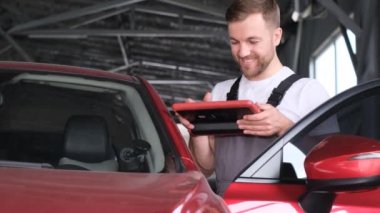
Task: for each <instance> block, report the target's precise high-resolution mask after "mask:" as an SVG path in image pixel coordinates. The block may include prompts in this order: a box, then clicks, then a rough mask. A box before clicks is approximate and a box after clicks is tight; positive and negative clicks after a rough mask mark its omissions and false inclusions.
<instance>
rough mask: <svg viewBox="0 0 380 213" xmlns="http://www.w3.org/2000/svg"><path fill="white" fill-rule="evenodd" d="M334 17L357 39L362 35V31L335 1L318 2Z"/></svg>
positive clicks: (319, 0)
mask: <svg viewBox="0 0 380 213" xmlns="http://www.w3.org/2000/svg"><path fill="white" fill-rule="evenodd" d="M317 2H319V3H320V4H321V5H322V6H323V7H325V8H326V9H327V10H328V11H329V12H330V13H331V14H332V15H334V16H335V17H336V18H337V19H338V20H339V22H340V23H342V24H343V25H344V26H345V27H346V28H348V29H350V30H351V31H352V32H353V33H354V34H355V35H356V36H357V37H359V36H360V34H361V33H362V29H361V28H360V27H359V26H358V25H357V24H356V23H355V22H354V20H352V19H351V18H350V17H349V16H348V15H347V14H346V13H345V12H344V11H343V10H342V9H341V8H340V7H339V5H338V4H337V3H336V2H334V1H333V0H317Z"/></svg>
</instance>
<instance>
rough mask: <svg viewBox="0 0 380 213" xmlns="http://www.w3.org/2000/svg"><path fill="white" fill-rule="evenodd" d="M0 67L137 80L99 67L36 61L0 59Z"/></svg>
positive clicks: (133, 81) (134, 81)
mask: <svg viewBox="0 0 380 213" xmlns="http://www.w3.org/2000/svg"><path fill="white" fill-rule="evenodd" d="M0 69H7V70H30V71H37V72H54V73H57V74H58V73H66V74H80V75H86V76H91V77H99V78H108V79H113V80H119V81H127V82H130V83H138V82H139V80H138V78H137V77H136V76H131V75H127V74H119V73H113V72H110V71H104V70H99V69H92V68H84V67H77V66H69V65H59V64H46V63H36V62H20V61H0Z"/></svg>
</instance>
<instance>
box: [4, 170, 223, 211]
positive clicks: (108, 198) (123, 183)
mask: <svg viewBox="0 0 380 213" xmlns="http://www.w3.org/2000/svg"><path fill="white" fill-rule="evenodd" d="M0 200H1V204H0V211H1V212H58V213H60V212H91V213H95V212H124V213H125V212H195V211H197V210H198V211H199V210H200V211H199V212H210V210H211V212H214V211H215V212H220V211H227V210H226V209H225V208H226V207H225V204H224V202H223V201H222V200H221V198H220V197H218V196H217V195H215V194H214V193H212V192H211V189H210V188H209V186H208V183H207V181H206V179H205V178H204V177H203V176H202V174H201V173H199V172H195V171H193V172H187V173H165V174H157V173H154V174H153V173H117V172H87V171H69V170H53V169H29V168H28V169H20V168H0ZM202 210H204V211H202Z"/></svg>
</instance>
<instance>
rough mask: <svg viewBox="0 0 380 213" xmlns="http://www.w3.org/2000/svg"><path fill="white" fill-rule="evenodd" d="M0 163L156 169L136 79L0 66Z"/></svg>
mask: <svg viewBox="0 0 380 213" xmlns="http://www.w3.org/2000/svg"><path fill="white" fill-rule="evenodd" d="M0 76H1V78H0V80H1V82H0V84H1V90H0V166H3V167H4V166H5V167H37V168H44V167H46V168H60V169H78V170H96V171H122V172H161V171H163V169H164V166H165V165H164V164H165V155H164V151H163V147H162V143H161V141H160V137H159V134H158V131H157V129H156V127H155V125H154V122H153V119H152V117H151V116H150V114H151V113H149V110H148V108H147V106H146V104H145V103H144V95H142V94H141V91H139V90H138V89H137V88H136V87H137V86H136V85H137V84H136V85H135V84H132V83H130V84H127V83H120V82H116V81H107V80H106V79H95V78H84V77H83V76H82V77H81V76H79V75H76V76H74V75H72V76H68V75H57V74H46V73H43V74H41V73H32V72H29V73H26V72H25V73H24V72H20V73H17V74H15V73H14V72H12V73H9V72H6V71H4V70H2V71H1V72H0Z"/></svg>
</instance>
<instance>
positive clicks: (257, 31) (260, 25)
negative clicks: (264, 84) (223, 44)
mask: <svg viewBox="0 0 380 213" xmlns="http://www.w3.org/2000/svg"><path fill="white" fill-rule="evenodd" d="M228 33H229V36H230V44H231V51H232V55H233V57H234V59H235V60H236V62H237V63H238V64H239V65H240V69H241V70H242V72H243V74H244V76H245V77H246V78H248V79H249V80H260V79H261V76H264V74H263V72H264V71H265V70H266V68H267V67H268V66H269V65H270V63H271V61H272V60H273V58H274V56H275V55H276V46H277V45H278V44H279V42H280V39H281V33H282V31H281V29H280V28H276V27H274V26H273V25H271V24H269V23H267V22H265V20H264V19H263V16H262V14H260V13H257V14H251V15H249V16H248V17H247V18H246V19H244V20H242V21H236V22H231V23H229V24H228Z"/></svg>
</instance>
